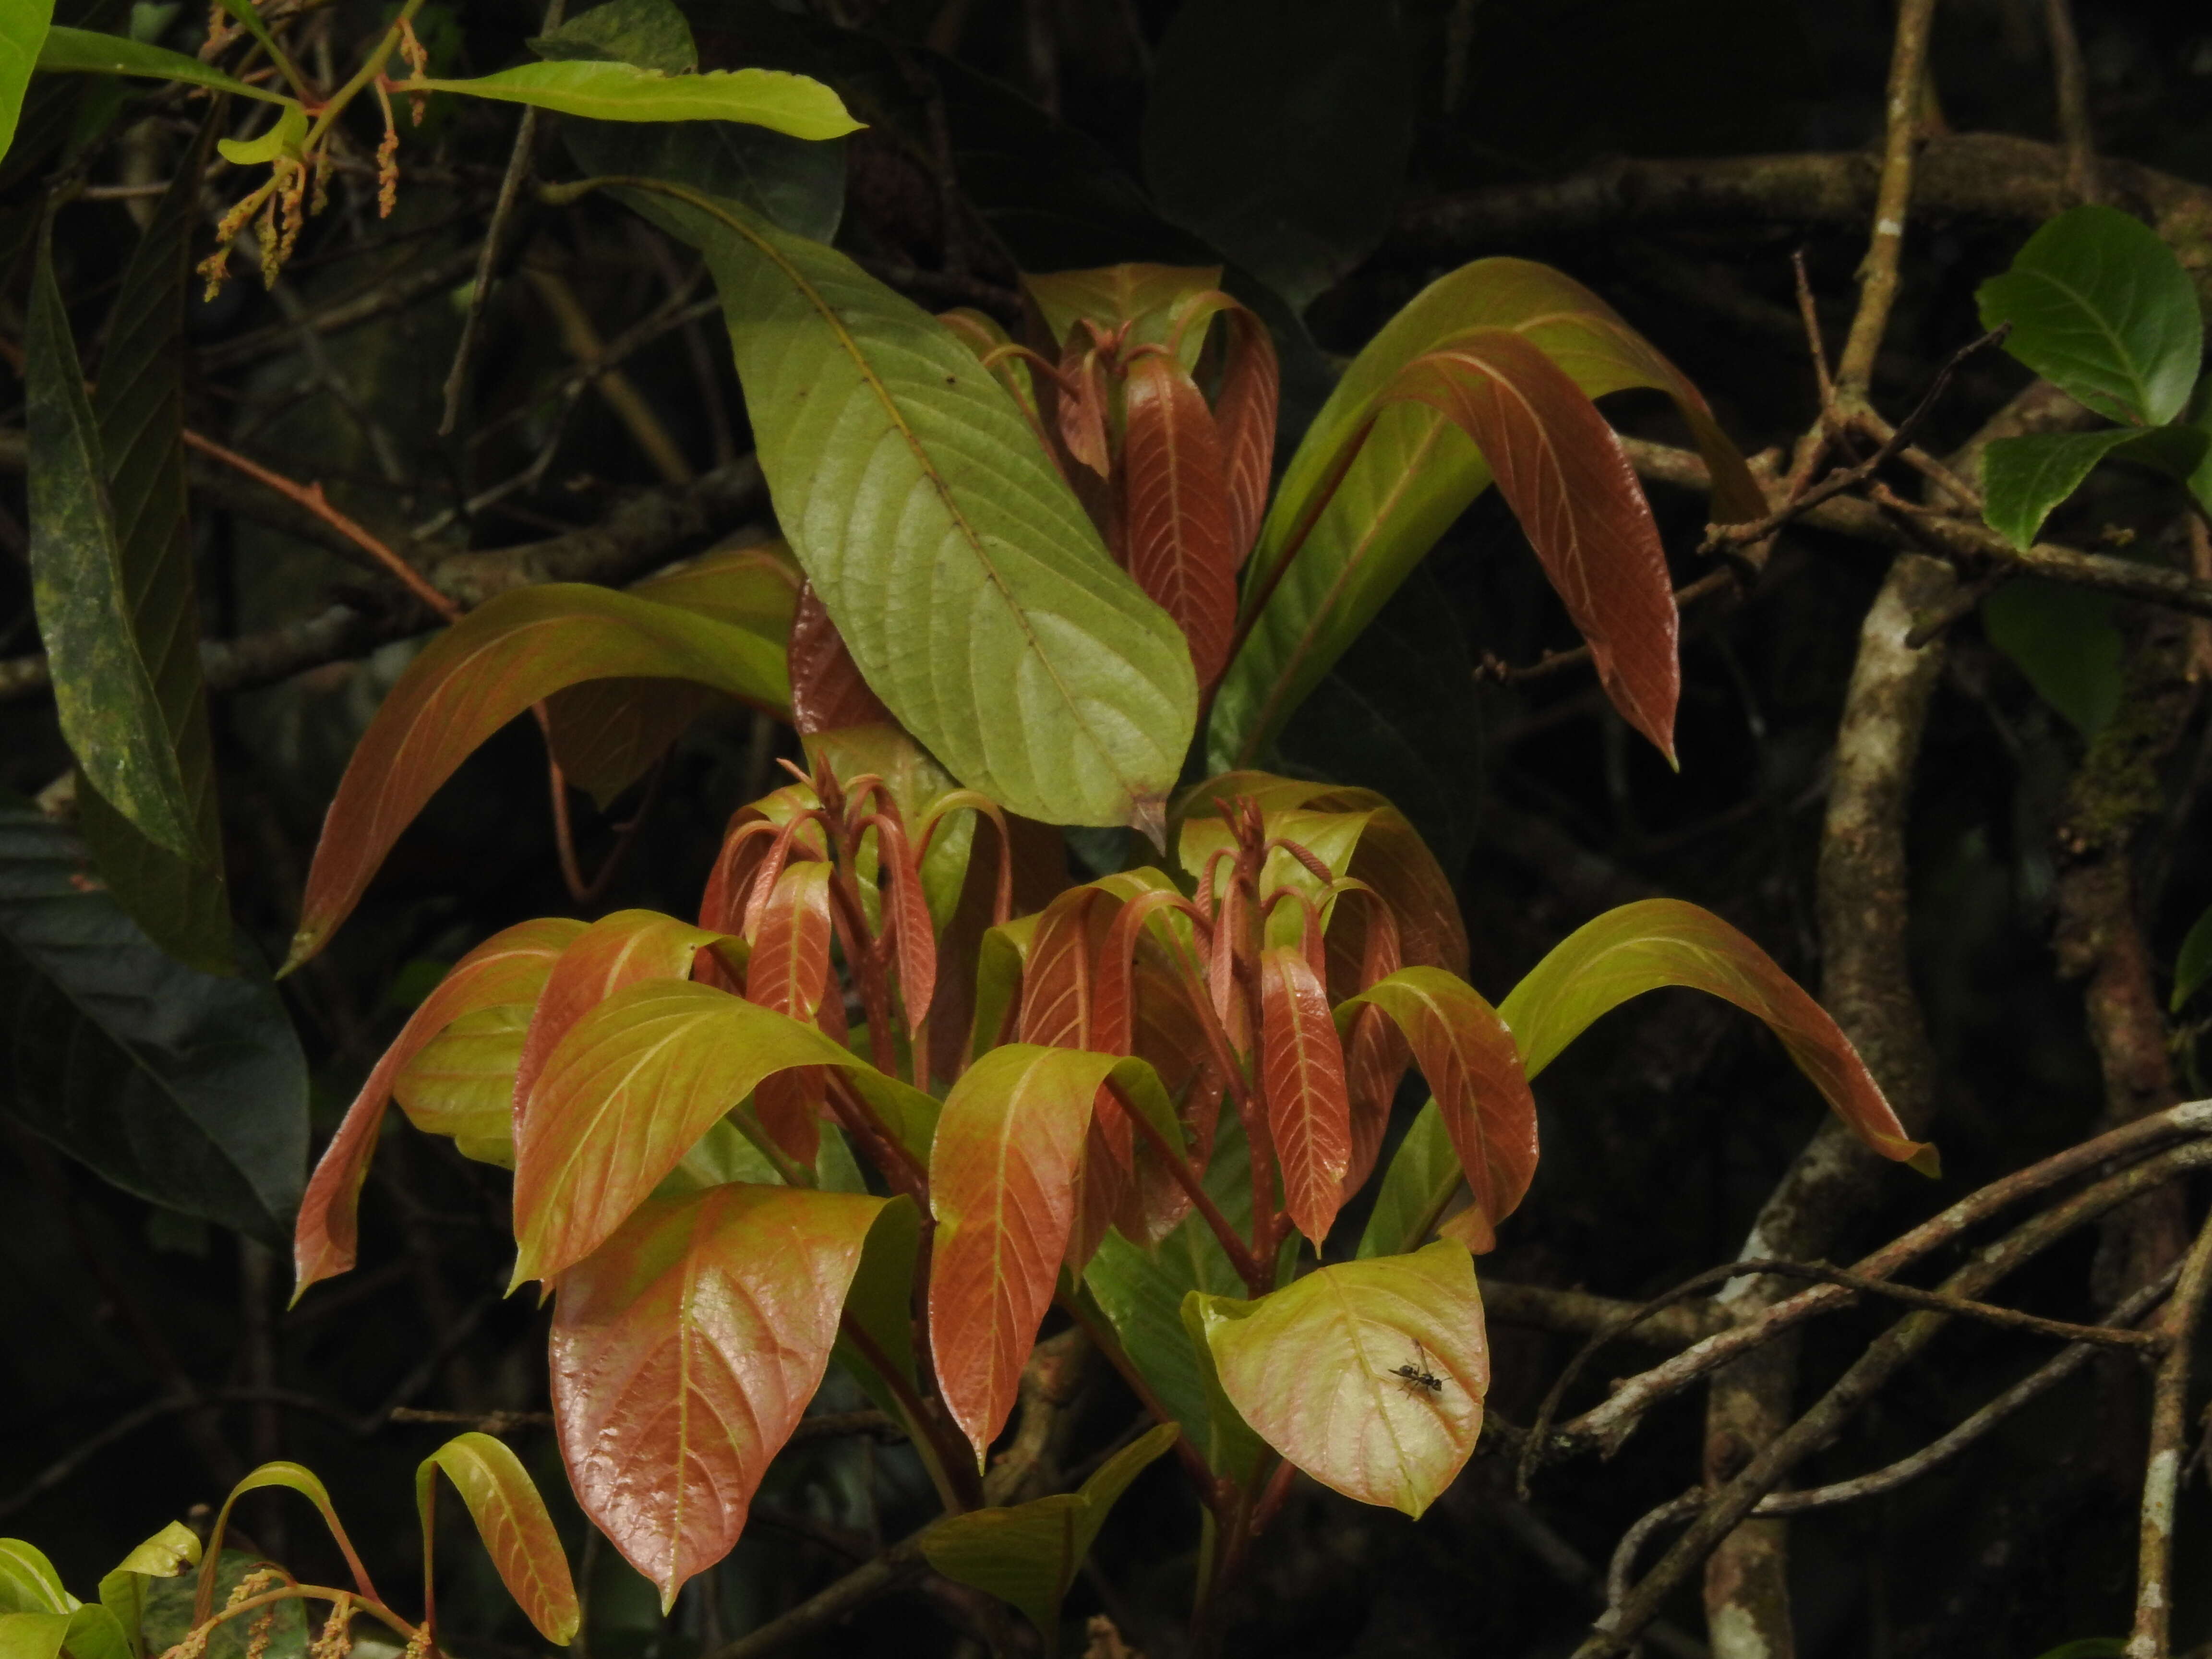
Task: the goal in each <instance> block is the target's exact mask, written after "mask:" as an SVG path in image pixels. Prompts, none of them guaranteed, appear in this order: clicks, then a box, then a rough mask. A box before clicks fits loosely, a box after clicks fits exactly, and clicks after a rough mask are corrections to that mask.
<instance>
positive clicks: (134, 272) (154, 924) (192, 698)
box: [77, 127, 237, 974]
mask: <svg viewBox="0 0 2212 1659" xmlns="http://www.w3.org/2000/svg"><path fill="white" fill-rule="evenodd" d="M212 131H213V129H212V128H211V127H210V129H208V131H206V132H203V134H202V136H201V137H200V139H199V141H198V142H197V143H194V144H193V145H191V147H190V148H188V149H186V151H185V155H184V157H183V159H182V160H181V161H179V165H178V168H177V173H176V177H175V178H174V179H172V180H171V181H170V185H169V188H168V189H167V191H164V192H163V193H162V195H161V199H160V200H159V202H157V203H156V204H155V209H154V214H153V217H152V218H151V219H150V220H149V221H148V222H147V225H146V228H145V230H144V231H143V233H142V234H140V236H139V239H138V244H137V246H136V247H135V248H133V249H132V250H131V262H130V264H127V265H126V266H125V267H124V271H123V282H122V286H121V288H120V289H118V290H117V293H116V297H115V305H114V308H113V310H112V313H110V315H109V318H108V325H107V340H106V346H105V347H104V349H102V351H101V354H100V386H99V389H98V391H96V392H94V394H93V398H92V410H93V415H94V418H95V419H96V420H97V421H98V422H99V427H100V455H101V459H102V460H103V461H104V463H105V465H106V470H107V486H108V500H109V505H110V507H112V511H113V513H114V515H115V534H116V556H117V569H118V573H119V577H120V583H121V598H122V600H123V605H124V609H125V614H126V615H127V616H128V617H129V618H130V622H131V635H132V637H133V639H134V641H135V643H136V645H137V654H138V657H139V659H140V660H141V661H143V663H144V664H145V665H146V670H147V673H148V675H149V678H150V679H151V682H152V685H153V690H154V703H155V708H156V710H157V711H158V712H159V714H160V715H161V723H162V729H163V732H164V735H165V736H166V738H167V743H168V745H169V748H170V750H172V752H173V753H174V755H175V756H176V757H177V769H178V776H179V781H180V782H181V783H182V785H183V787H184V792H185V793H184V798H185V805H186V807H187V809H188V813H189V817H188V825H189V828H190V830H191V836H190V842H189V844H188V846H187V847H186V848H184V849H183V850H182V851H181V853H180V852H179V851H176V850H173V849H171V848H167V847H164V846H162V845H161V843H160V842H156V841H155V840H154V839H152V838H151V837H149V836H146V835H144V834H143V833H141V831H140V830H139V829H138V828H137V826H136V825H134V824H133V823H131V819H130V818H129V817H126V816H125V814H124V813H122V812H120V811H117V810H116V809H115V808H114V807H113V806H112V805H110V803H109V802H108V800H107V799H106V797H105V796H103V795H101V794H100V792H99V790H98V789H97V788H96V787H92V785H91V782H90V780H89V779H86V780H84V781H82V782H81V783H80V785H79V788H78V793H77V810H78V816H79V820H80V822H81V823H82V829H83V832H84V838H85V841H86V842H87V844H88V845H89V846H90V847H91V848H92V852H93V859H94V862H95V863H96V864H97V865H98V866H99V867H100V874H101V876H102V877H103V878H105V879H106V882H107V884H108V888H109V890H111V891H112V892H113V893H114V895H115V896H116V900H117V902H118V903H120V904H121V905H122V906H123V908H125V910H126V911H128V912H129V913H130V914H131V917H132V919H133V920H135V921H137V923H138V925H139V926H140V927H143V928H144V929H145V930H146V932H147V933H148V935H149V937H150V938H152V939H153V940H154V942H155V944H157V945H161V948H162V949H163V950H165V951H168V952H169V953H170V954H171V955H173V956H174V957H177V958H178V959H179V961H181V962H185V963H190V964H191V966H193V967H195V968H197V969H200V970H202V971H203V972H204V973H214V974H229V973H234V972H235V971H236V970H237V963H236V953H235V952H236V947H235V946H234V944H233V942H232V939H231V921H230V902H229V898H228V893H227V891H226V888H225V882H224V874H223V849H222V812H221V811H220V809H219V808H218V806H217V805H216V778H215V755H214V750H213V747H212V744H211V742H210V738H209V734H208V714H207V687H206V685H205V684H204V682H203V681H202V679H201V677H200V613H199V605H198V602H197V599H196V598H195V596H194V592H193V580H192V526H191V515H190V513H189V512H188V511H187V508H186V503H185V444H184V433H185V404H184V351H185V344H184V333H185V284H186V279H187V276H188V275H189V271H190V267H191V239H192V231H193V228H194V227H195V226H196V225H197V222H198V216H199V194H198V187H197V185H195V184H194V183H193V182H192V181H193V179H196V178H197V177H198V176H199V175H200V173H202V172H203V170H204V167H205V157H206V143H207V137H208V136H209V134H210V133H211V132H212Z"/></svg>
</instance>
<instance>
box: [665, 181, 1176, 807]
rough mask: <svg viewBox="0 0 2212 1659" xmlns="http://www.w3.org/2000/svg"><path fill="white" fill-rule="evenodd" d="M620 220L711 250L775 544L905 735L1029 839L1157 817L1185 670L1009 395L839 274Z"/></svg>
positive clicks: (755, 243)
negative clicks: (1038, 828) (1051, 827)
mask: <svg viewBox="0 0 2212 1659" xmlns="http://www.w3.org/2000/svg"><path fill="white" fill-rule="evenodd" d="M626 199H629V200H630V201H631V202H632V203H633V204H634V205H635V206H637V207H638V208H639V210H641V211H642V212H644V213H645V214H646V215H647V216H648V217H650V218H653V219H655V220H656V221H658V222H661V223H662V224H664V225H665V227H666V228H670V229H671V230H673V231H675V232H676V233H677V234H679V235H681V236H682V237H683V238H684V240H687V241H690V242H691V243H693V244H694V245H695V246H700V247H702V248H703V249H704V250H706V252H707V253H708V261H709V264H710V265H711V266H712V267H713V269H714V273H715V280H716V282H717V283H718V284H719V285H720V289H721V292H722V298H723V302H724V305H725V307H726V314H727V319H728V324H729V330H730V338H731V343H732V348H733V349H734V351H735V354H736V357H737V367H738V378H739V379H740V380H742V381H743V382H744V389H745V398H746V406H747V410H748V412H749V414H750V416H751V419H752V422H753V425H754V430H755V433H756V435H757V439H758V441H759V445H760V457H761V465H762V467H763V471H765V472H766V473H767V475H768V480H769V489H770V490H771V491H772V493H773V495H774V496H775V505H776V511H777V513H778V516H779V518H780V519H781V522H782V525H783V527H784V531H785V533H786V534H787V536H788V537H789V538H790V541H791V544H792V547H793V550H794V551H795V552H796V553H797V554H798V556H799V562H800V563H802V564H803V565H804V566H805V568H806V572H807V574H808V576H809V577H810V579H811V580H812V581H813V583H814V585H815V586H816V587H817V589H818V590H819V591H820V592H821V595H822V599H823V604H824V605H826V606H827V607H828V608H829V614H830V616H831V617H833V618H835V620H836V624H837V628H838V631H839V632H840V633H841V634H842V635H843V636H844V640H845V643H846V646H847V647H848V649H849V650H850V651H851V652H852V653H853V658H854V661H855V662H857V663H858V664H859V665H860V670H861V672H862V673H863V674H864V675H865V676H866V679H867V683H868V684H869V685H870V686H871V687H872V689H873V690H875V692H876V694H877V696H879V697H881V698H882V699H883V701H884V703H885V704H886V705H887V706H888V707H889V708H890V710H891V712H892V713H893V714H896V716H897V717H898V720H899V722H900V724H901V725H902V726H905V727H906V728H907V729H908V731H910V732H913V733H914V734H915V736H916V737H917V738H920V739H921V742H922V743H923V744H926V745H927V747H928V749H929V750H930V751H931V752H932V753H933V754H934V755H935V756H937V757H938V758H939V760H941V761H942V762H943V763H945V766H946V767H948V768H949V769H951V772H952V773H953V775H955V776H956V777H957V778H958V779H959V780H960V781H962V782H963V783H965V784H967V785H969V787H973V788H975V789H979V790H981V791H982V792H983V793H986V794H987V795H989V796H991V797H992V798H994V799H996V800H999V801H1000V802H1002V803H1004V804H1005V805H1007V806H1009V807H1011V808H1012V809H1013V810H1014V811H1018V812H1020V813H1023V814H1024V816H1027V817H1036V818H1041V819H1043V820H1046V821H1048V822H1054V823H1087V824H1119V823H1129V822H1131V821H1133V820H1134V819H1139V818H1142V817H1146V816H1147V815H1148V814H1149V813H1151V812H1153V811H1157V806H1156V805H1155V804H1156V803H1158V802H1159V801H1160V800H1162V799H1164V797H1165V795H1166V794H1167V792H1168V790H1169V788H1170V787H1171V786H1172V784H1173V782H1174V780H1175V776H1176V772H1177V770H1178V769H1179V768H1180V766H1181V764H1182V754H1183V750H1185V748H1186V747H1187V746H1188V741H1189V734H1190V731H1191V726H1192V724H1193V722H1194V719H1195V709H1196V697H1197V688H1196V684H1195V682H1194V679H1193V677H1192V674H1191V669H1190V661H1189V656H1188V653H1187V652H1186V651H1185V650H1184V648H1183V646H1182V638H1181V636H1180V635H1179V633H1178V632H1177V630H1176V627H1175V625H1174V623H1173V622H1172V621H1171V620H1170V618H1169V617H1167V616H1166V614H1165V613H1164V612H1163V611H1160V610H1159V608H1158V606H1157V605H1153V604H1152V602H1151V601H1150V600H1148V599H1146V598H1145V597H1144V594H1143V592H1142V591H1141V590H1140V589H1139V587H1138V586H1137V585H1136V584H1135V582H1133V580H1130V579H1129V577H1128V576H1127V574H1124V573H1123V572H1121V570H1119V569H1117V568H1115V565H1114V563H1113V562H1112V561H1111V559H1110V558H1109V556H1107V553H1106V550H1105V547H1104V546H1103V544H1102V543H1101V542H1100V541H1099V539H1098V535H1097V532H1096V531H1095V530H1093V529H1092V528H1091V522H1090V520H1088V519H1087V518H1086V517H1085V515H1084V513H1083V510H1082V508H1081V507H1080V506H1079V504H1078V502H1077V501H1076V499H1075V497H1074V495H1073V494H1071V493H1070V492H1069V490H1068V489H1067V486H1066V484H1065V483H1063V482H1062V481H1061V479H1060V477H1059V475H1058V474H1057V472H1056V471H1054V468H1053V466H1052V464H1051V462H1050V461H1049V459H1048V458H1047V457H1046V456H1045V455H1044V454H1043V453H1042V451H1041V450H1040V449H1039V447H1038V446H1037V444H1036V440H1035V438H1034V437H1033V436H1032V435H1031V433H1030V428H1029V424H1028V422H1027V421H1026V420H1025V419H1024V417H1023V416H1022V414H1021V411H1020V410H1019V409H1018V408H1017V407H1016V405H1015V404H1014V402H1013V400H1012V397H1011V395H1010V394H1009V393H1008V392H1006V390H1005V388H1004V387H1003V386H1000V384H999V383H998V382H997V381H996V380H994V379H993V378H992V377H991V375H990V374H987V372H986V371H985V370H984V369H983V368H981V365H980V364H979V363H978V362H976V360H975V356H974V355H973V354H972V353H971V352H970V351H969V349H968V348H967V347H966V346H965V345H963V343H961V342H960V340H959V339H958V337H956V336H955V335H953V334H952V333H951V331H949V330H947V329H946V328H945V326H944V325H941V324H939V323H938V322H936V321H935V320H934V319H932V318H930V317H928V316H927V315H926V314H925V313H922V312H921V310H920V309H919V308H918V307H915V306H914V305H913V304H912V303H911V302H909V301H906V300H904V299H902V298H900V297H899V296H898V295H896V294H893V293H892V292H891V291H890V289H887V288H885V287H884V286H883V284H881V283H878V282H877V281H876V280H875V279H874V278H872V277H871V276H867V275H866V273H864V272H862V271H861V270H859V268H858V267H856V266H854V264H852V263H851V261H849V260H848V259H847V258H845V257H844V256H843V255H842V254H839V253H836V252H833V251H831V250H829V249H828V248H825V247H823V246H819V245H818V244H815V243H811V242H806V241H804V240H799V239H797V238H793V237H791V236H788V235H787V234H785V233H783V232H781V231H780V230H778V229H776V228H775V227H774V226H772V225H769V224H768V223H767V222H764V221H763V220H761V219H759V218H757V216H753V215H751V214H750V213H748V212H747V211H746V210H744V209H743V208H741V207H738V206H737V205H736V204H732V203H728V202H724V201H719V200H715V199H714V198H710V197H703V196H699V195H697V194H696V193H694V192H688V191H687V192H684V193H683V199H682V200H680V201H678V200H674V199H671V197H669V196H667V195H665V194H659V193H655V194H653V195H651V196H647V195H645V194H642V193H637V192H632V193H630V194H629V195H628V197H626Z"/></svg>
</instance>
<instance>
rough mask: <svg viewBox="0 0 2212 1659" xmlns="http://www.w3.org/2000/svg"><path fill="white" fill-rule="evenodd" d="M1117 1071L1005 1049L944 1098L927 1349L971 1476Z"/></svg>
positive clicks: (1034, 1319)
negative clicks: (1099, 1102) (1103, 1089)
mask: <svg viewBox="0 0 2212 1659" xmlns="http://www.w3.org/2000/svg"><path fill="white" fill-rule="evenodd" d="M1124 1063H1131V1062H1124ZM1114 1066H1115V1058H1114V1056H1113V1055H1111V1054H1087V1053H1085V1052H1084V1051H1083V1050H1081V1049H1078V1048H1042V1047H1039V1046H1037V1045H1036V1044H1034V1043H1029V1042H1012V1043H1007V1044H1006V1045H1005V1046H1004V1047H1002V1048H994V1049H993V1050H992V1051H991V1052H990V1053H989V1054H985V1055H984V1056H983V1057H982V1058H981V1060H977V1061H976V1062H975V1065H973V1066H970V1067H969V1069H968V1071H967V1072H966V1073H963V1075H962V1077H961V1078H960V1079H959V1081H957V1083H955V1084H954V1085H952V1089H951V1093H950V1094H948V1095H947V1096H946V1097H945V1111H944V1115H942V1116H941V1117H939V1120H938V1124H937V1139H936V1142H935V1144H934V1146H933V1147H932V1148H931V1151H930V1158H929V1195H930V1209H931V1211H932V1212H933V1214H934V1215H935V1216H936V1218H937V1237H936V1242H935V1244H934V1246H933V1252H932V1255H931V1260H930V1270H929V1340H930V1347H931V1351H932V1353H933V1357H934V1360H935V1364H936V1369H937V1382H938V1387H939V1389H940V1390H941V1391H942V1392H943V1394H944V1396H945V1407H946V1409H947V1410H949V1411H950V1412H951V1413H952V1420H953V1421H954V1422H956V1423H957V1424H958V1425H960V1429H961V1431H962V1432H963V1434H965V1435H966V1436H967V1437H968V1440H969V1443H970V1444H972V1445H973V1446H974V1447H975V1462H976V1467H977V1468H981V1466H982V1462H983V1456H984V1454H985V1452H986V1451H987V1450H988V1449H989V1447H990V1444H991V1442H992V1441H993V1440H994V1439H995V1438H997V1437H998V1433H999V1431H1000V1428H1001V1427H1002V1426H1003V1425H1005V1423H1006V1414H1007V1413H1009V1412H1011V1411H1012V1410H1013V1407H1014V1398H1015V1395H1016V1394H1017V1393H1018V1389H1019V1387H1020V1383H1021V1376H1022V1366H1023V1364H1024V1363H1025V1362H1026V1361H1027V1360H1028V1358H1029V1352H1030V1346H1031V1345H1032V1344H1033V1343H1035V1341H1036V1334H1037V1327H1038V1325H1039V1324H1041V1323H1042V1322H1043V1319H1044V1314H1045V1310H1046V1308H1047V1307H1048V1306H1049V1305H1050V1304H1051V1302H1052V1293H1053V1284H1054V1279H1056V1278H1057V1277H1058V1275H1059V1273H1060V1260H1061V1258H1062V1256H1063V1255H1065V1254H1066V1249H1067V1241H1068V1235H1069V1231H1070V1230H1071V1228H1072V1226H1073V1222H1074V1219H1075V1190H1074V1189H1075V1182H1076V1177H1077V1175H1078V1164H1079V1160H1080V1158H1081V1157H1082V1153H1083V1146H1084V1137H1085V1131H1086V1130H1087V1129H1088V1128H1089V1127H1090V1124H1091V1099H1092V1097H1093V1096H1095V1095H1096V1094H1097V1091H1098V1088H1099V1085H1101V1084H1103V1082H1104V1081H1105V1080H1106V1078H1107V1076H1108V1074H1109V1073H1110V1072H1112V1071H1113V1069H1114Z"/></svg>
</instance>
